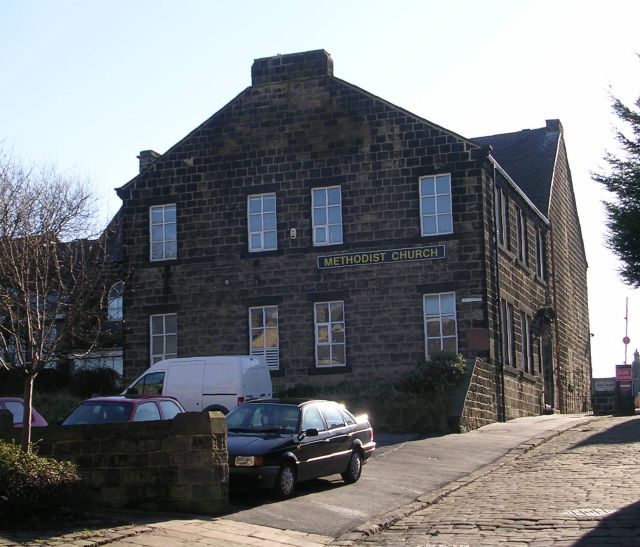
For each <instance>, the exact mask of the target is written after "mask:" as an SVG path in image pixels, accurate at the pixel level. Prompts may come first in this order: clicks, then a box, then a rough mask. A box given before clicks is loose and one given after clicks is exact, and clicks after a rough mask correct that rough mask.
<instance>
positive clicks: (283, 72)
mask: <svg viewBox="0 0 640 547" xmlns="http://www.w3.org/2000/svg"><path fill="white" fill-rule="evenodd" d="M318 76H333V59H332V58H331V55H329V54H328V53H327V52H326V51H325V50H324V49H316V50H314V51H305V52H303V53H288V54H286V55H276V56H275V57H264V58H262V59H256V60H255V61H253V65H252V66H251V83H252V84H253V85H265V84H273V83H277V82H285V81H288V80H300V79H302V78H317V77H318Z"/></svg>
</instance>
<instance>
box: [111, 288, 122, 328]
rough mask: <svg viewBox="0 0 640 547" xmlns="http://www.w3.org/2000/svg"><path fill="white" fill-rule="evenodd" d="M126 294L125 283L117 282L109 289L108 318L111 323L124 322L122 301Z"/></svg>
mask: <svg viewBox="0 0 640 547" xmlns="http://www.w3.org/2000/svg"><path fill="white" fill-rule="evenodd" d="M123 294H124V282H122V281H117V282H116V283H114V284H113V285H111V288H110V289H109V296H108V297H107V317H108V320H109V321H111V322H114V323H115V322H118V321H122V319H123V317H124V316H123V308H122V300H123Z"/></svg>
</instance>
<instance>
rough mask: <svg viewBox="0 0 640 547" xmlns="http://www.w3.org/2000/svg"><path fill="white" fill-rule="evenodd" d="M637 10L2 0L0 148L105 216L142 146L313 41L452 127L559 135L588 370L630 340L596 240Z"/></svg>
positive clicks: (383, 91) (639, 310) (636, 46)
mask: <svg viewBox="0 0 640 547" xmlns="http://www.w3.org/2000/svg"><path fill="white" fill-rule="evenodd" d="M638 21H640V2H637V1H634V0H609V1H608V2H606V3H605V2H601V1H591V0H582V1H577V0H563V1H557V0H556V1H547V0H536V1H533V0H531V1H525V0H520V1H514V0H508V1H507V0H505V1H499V0H485V1H484V2H477V1H472V0H468V1H466V0H458V1H455V0H453V1H446V2H445V1H442V0H440V1H434V0H422V1H397V2H389V1H378V0H367V1H357V0H356V1H354V0H351V1H349V0H342V1H333V0H327V1H324V2H306V1H296V2H292V1H277V0H272V1H270V2H267V1H256V0H245V1H234V2H232V1H214V0H210V1H197V0H184V1H181V2H178V1H174V2H169V1H158V0H154V1H148V0H137V1H133V0H127V1H124V0H109V1H105V0H92V1H88V0H83V1H75V0H56V1H54V0H0V67H2V68H1V69H0V83H1V85H0V140H4V144H3V146H4V148H5V150H6V149H8V150H10V151H12V152H13V154H14V155H15V156H17V157H18V158H20V159H21V160H23V161H25V162H31V161H35V162H37V163H40V164H53V165H55V166H56V168H57V169H58V170H59V171H62V172H64V173H66V174H70V175H73V176H78V177H81V178H86V179H88V180H90V182H91V184H92V186H93V188H94V190H95V193H96V196H97V198H98V200H99V205H100V214H101V216H102V218H103V219H104V222H105V223H106V221H107V220H108V218H109V217H110V216H111V215H112V214H113V213H115V211H117V209H118V207H119V204H120V201H119V199H118V198H117V196H116V195H115V192H114V191H113V189H114V188H116V187H119V186H122V185H123V184H124V183H126V182H127V181H129V180H130V179H131V178H132V177H133V176H135V174H136V172H137V168H138V161H137V159H136V156H137V154H138V153H139V151H140V150H144V149H153V150H156V151H158V152H164V151H166V150H167V149H168V148H169V147H170V146H171V145H172V144H174V143H175V142H177V141H178V140H180V139H181V138H182V137H183V136H185V135H186V134H187V133H188V132H189V131H191V130H192V129H193V128H195V127H196V126H197V125H199V124H200V123H201V122H203V121H204V120H205V119H206V118H208V117H209V116H211V115H212V114H213V113H215V112H216V111H217V110H219V109H220V108H221V107H222V106H224V105H225V104H226V103H227V102H229V101H230V100H231V99H233V97H235V96H236V95H237V94H238V93H240V92H241V91H242V90H243V89H244V88H245V87H247V86H248V85H250V83H251V78H250V69H251V63H252V62H253V59H256V58H259V57H267V56H271V55H275V54H278V53H292V52H295V51H306V50H311V49H321V48H323V49H326V50H327V51H328V52H329V53H330V54H331V55H332V57H333V60H334V71H335V75H336V76H338V77H339V78H342V79H344V80H347V81H348V82H351V83H353V84H355V85H357V86H359V87H362V88H364V89H366V90H367V91H370V92H371V93H374V94H376V95H379V96H381V97H383V98H384V99H386V100H388V101H390V102H392V103H394V104H397V105H399V106H401V107H403V108H405V109H407V110H410V111H412V112H414V113H415V114H418V115H420V116H422V117H424V118H426V119H428V120H430V121H432V122H434V123H436V124H438V125H441V126H444V127H446V128H448V129H450V130H452V131H454V132H456V133H458V134H461V135H463V136H465V137H474V136H480V135H491V134H494V133H502V132H510V131H517V130H520V129H525V128H536V127H542V126H544V123H545V119H551V118H559V119H560V120H561V121H562V123H563V126H564V129H565V139H566V142H567V148H568V152H569V161H570V164H571V169H572V175H573V182H574V186H575V193H576V199H577V202H578V209H579V213H580V217H581V222H582V230H583V236H584V239H585V244H586V248H587V258H588V260H589V266H590V269H589V284H590V301H589V306H590V317H591V330H592V332H593V333H594V337H593V338H592V353H593V365H594V375H595V376H609V375H613V374H614V365H615V364H616V363H622V362H623V360H624V345H623V343H622V337H623V336H624V332H625V321H624V316H625V299H626V298H627V297H628V298H629V336H630V337H631V340H632V341H631V344H630V346H629V359H631V358H632V353H633V350H634V349H635V348H636V347H640V293H639V292H638V291H633V290H631V289H629V288H628V287H625V286H624V285H622V283H621V282H620V281H619V278H618V277H617V274H616V269H617V267H618V264H617V262H616V260H615V259H614V257H613V256H612V254H611V253H610V252H609V251H607V250H606V249H605V247H604V245H603V230H604V227H603V222H604V216H603V210H602V205H601V201H602V199H604V198H605V195H604V193H603V192H602V190H601V189H600V188H599V187H598V186H597V185H596V184H595V183H594V182H593V181H592V180H591V178H590V172H591V171H593V170H600V169H602V168H603V167H604V163H603V161H602V155H603V152H604V150H605V149H609V150H613V151H615V142H614V141H613V140H612V134H613V127H614V125H615V123H616V121H617V120H616V119H615V117H614V116H613V114H612V113H611V110H610V100H609V95H608V93H609V90H610V88H611V90H612V91H613V92H614V94H616V95H617V96H619V97H621V98H622V99H623V100H625V101H627V102H629V103H631V102H632V101H634V100H635V99H636V98H637V97H638V96H640V59H639V58H638V57H637V55H636V53H640V35H639V34H638V31H637V23H638Z"/></svg>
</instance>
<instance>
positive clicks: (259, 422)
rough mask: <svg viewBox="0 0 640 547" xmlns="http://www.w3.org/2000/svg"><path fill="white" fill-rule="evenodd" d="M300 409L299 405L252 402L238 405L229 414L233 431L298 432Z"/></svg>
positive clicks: (228, 421) (228, 418) (230, 427)
mask: <svg viewBox="0 0 640 547" xmlns="http://www.w3.org/2000/svg"><path fill="white" fill-rule="evenodd" d="M299 418H300V409H299V408H298V406H297V405H279V404H267V403H265V404H260V403H250V404H244V405H240V406H237V407H236V408H234V409H233V410H232V411H231V412H229V414H227V429H228V430H229V431H231V432H233V431H235V432H242V431H247V432H265V433H296V432H297V431H298V429H299V426H298V424H299Z"/></svg>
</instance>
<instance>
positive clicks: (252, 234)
mask: <svg viewBox="0 0 640 547" xmlns="http://www.w3.org/2000/svg"><path fill="white" fill-rule="evenodd" d="M265 198H268V199H269V201H270V200H271V199H273V211H265ZM252 202H253V203H258V202H259V208H260V210H259V211H253V212H252V210H251V204H252ZM271 218H272V219H273V228H272V229H271V228H269V229H265V221H267V220H269V219H271ZM252 220H255V221H257V222H258V223H259V225H260V227H259V228H255V227H254V228H252ZM247 232H248V238H249V241H248V245H249V252H250V253H256V252H262V251H275V250H276V249H277V248H278V235H277V234H278V217H277V203H276V194H275V192H270V193H265V194H251V195H249V196H247ZM268 234H272V235H273V236H274V239H275V241H274V242H273V245H269V244H267V243H266V239H267V238H266V236H267V235H268ZM255 238H259V240H260V243H259V244H257V245H254V244H253V240H254V239H255Z"/></svg>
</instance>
